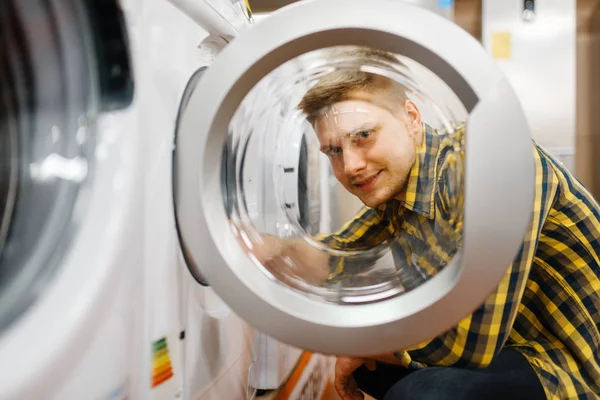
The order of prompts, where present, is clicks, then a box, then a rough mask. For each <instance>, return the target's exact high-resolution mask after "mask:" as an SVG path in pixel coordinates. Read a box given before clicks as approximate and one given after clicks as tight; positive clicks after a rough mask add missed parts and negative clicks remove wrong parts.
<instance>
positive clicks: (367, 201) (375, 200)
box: [358, 196, 387, 208]
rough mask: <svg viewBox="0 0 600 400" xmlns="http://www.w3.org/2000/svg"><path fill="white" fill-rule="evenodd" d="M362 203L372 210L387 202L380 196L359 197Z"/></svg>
mask: <svg viewBox="0 0 600 400" xmlns="http://www.w3.org/2000/svg"><path fill="white" fill-rule="evenodd" d="M358 198H359V199H360V201H362V203H363V204H364V205H365V206H367V207H370V208H376V207H379V206H380V205H382V204H383V203H385V202H386V201H387V200H385V199H383V200H382V199H381V198H379V197H378V196H359V197H358Z"/></svg>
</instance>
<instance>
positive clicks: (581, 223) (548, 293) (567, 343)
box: [322, 127, 600, 400]
mask: <svg viewBox="0 0 600 400" xmlns="http://www.w3.org/2000/svg"><path fill="white" fill-rule="evenodd" d="M462 133H464V128H463V127H461V128H460V129H459V130H458V131H457V132H455V133H454V134H452V135H453V136H452V137H451V136H450V135H448V134H445V133H442V132H438V131H435V130H432V129H430V128H427V129H425V135H424V140H423V145H422V146H421V148H420V149H419V150H418V152H417V156H418V158H417V161H416V162H415V166H414V167H413V168H412V170H411V172H410V176H409V180H408V182H407V188H406V193H405V194H404V197H403V198H402V199H400V200H392V201H390V202H388V203H386V204H384V205H382V206H380V207H378V208H364V209H362V210H361V211H360V212H359V213H358V215H357V216H356V217H355V218H354V219H353V220H352V221H350V222H349V223H347V224H346V225H345V226H344V227H343V228H342V229H341V230H340V231H339V232H337V233H335V234H333V235H329V236H327V237H325V238H323V239H322V241H323V242H324V243H326V244H328V245H329V246H331V247H333V248H337V249H345V250H349V249H368V248H372V247H373V246H375V245H380V244H382V243H384V242H387V243H389V245H390V246H391V248H392V253H393V254H394V261H395V264H396V265H397V267H396V268H397V270H398V273H399V274H401V273H402V271H409V272H410V271H413V272H412V274H411V273H409V274H408V276H406V277H401V278H402V279H401V280H403V281H404V282H408V286H409V288H410V284H411V282H414V284H419V282H420V281H419V277H420V276H424V277H431V276H433V275H435V273H436V272H438V271H439V269H440V268H443V266H444V265H446V264H447V262H448V261H449V260H450V259H451V258H452V256H453V254H454V253H455V251H456V249H457V248H458V247H460V234H461V232H462V210H463V202H462V188H460V186H461V185H462V184H463V182H462V181H461V180H462V175H461V174H460V172H459V173H457V169H456V168H454V166H455V165H457V164H456V161H457V160H454V161H453V158H455V157H457V156H458V161H459V162H460V159H462V153H460V152H456V151H452V150H456V143H457V140H458V142H460V141H462ZM457 135H458V136H457ZM532 152H533V154H534V159H535V176H536V179H535V201H534V210H533V213H532V219H531V222H530V225H529V228H528V232H527V234H526V237H525V240H524V241H523V245H522V247H521V249H520V251H519V253H518V255H517V257H516V258H515V260H514V262H513V263H512V264H511V265H510V266H509V268H508V269H507V271H506V274H505V276H504V278H503V279H502V281H501V282H500V283H499V285H498V287H497V289H496V291H495V292H494V293H492V294H490V295H489V296H488V297H487V299H486V300H485V302H484V304H483V305H481V307H479V308H478V309H477V310H476V311H475V312H473V313H472V314H471V315H469V316H468V317H466V318H464V319H463V320H462V321H461V322H460V323H459V324H458V326H456V327H454V328H453V329H451V330H449V331H448V332H446V333H445V334H444V335H442V336H439V337H436V338H434V339H431V340H428V341H426V342H424V343H421V344H419V345H417V346H414V347H413V348H410V349H406V351H402V352H399V353H397V357H398V358H399V359H400V360H401V361H402V363H403V364H404V365H405V366H407V367H409V368H420V367H425V366H454V367H469V368H481V367H485V366H487V365H488V364H490V362H491V361H492V360H493V358H494V357H495V356H496V355H497V354H498V353H499V352H500V350H501V349H502V348H504V347H512V348H514V349H515V350H517V351H519V352H520V353H521V354H523V355H524V357H525V358H526V359H527V360H528V361H529V363H530V364H531V366H532V367H533V369H534V371H535V372H536V374H537V376H538V377H539V379H540V381H541V383H542V386H543V387H544V390H545V392H546V396H547V398H548V399H560V400H563V399H597V398H599V397H600V395H599V394H600V206H599V205H598V203H597V202H596V201H595V200H594V198H593V197H592V195H591V194H590V193H589V192H588V191H587V190H586V189H585V188H584V187H583V185H582V184H581V183H580V182H579V181H578V180H577V179H575V178H574V177H573V176H572V175H571V174H570V173H569V172H568V171H567V170H566V169H565V168H564V167H563V166H562V165H561V164H560V163H559V162H558V161H557V160H555V159H554V158H553V157H552V156H551V155H549V154H548V153H547V152H546V151H545V150H544V149H542V148H541V147H539V146H538V145H537V144H535V143H532ZM508 195H510V194H509V193H507V196H508ZM399 264H400V265H403V267H399V266H398V265H399ZM363 265H364V264H363ZM410 267H412V268H410ZM353 269H354V271H352V270H353ZM357 269H360V265H351V262H348V260H346V262H345V263H344V260H341V262H340V260H339V259H338V260H337V262H335V263H334V264H333V265H332V274H331V276H330V279H331V281H335V280H336V279H342V278H343V277H344V276H345V275H348V274H352V273H356V272H357V271H356V270H357Z"/></svg>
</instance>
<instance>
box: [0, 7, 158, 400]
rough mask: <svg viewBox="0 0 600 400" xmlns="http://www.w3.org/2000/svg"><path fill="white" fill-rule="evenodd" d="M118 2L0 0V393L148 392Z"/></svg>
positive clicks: (134, 138)
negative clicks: (0, 1)
mask: <svg viewBox="0 0 600 400" xmlns="http://www.w3.org/2000/svg"><path fill="white" fill-rule="evenodd" d="M126 27H127V23H126V21H125V20H124V19H123V15H122V13H121V9H120V6H119V4H118V3H117V2H116V1H110V0H109V1H102V2H95V1H79V0H73V1H49V2H48V1H26V2H25V1H4V2H2V4H1V5H0V41H1V44H0V54H1V56H0V60H1V61H0V62H1V64H2V66H1V67H0V92H1V95H0V101H1V105H0V110H1V111H0V113H1V116H0V143H1V145H0V149H1V150H0V151H1V152H2V156H1V157H0V164H1V174H2V175H1V176H0V182H1V185H0V213H1V214H0V271H1V272H0V375H1V376H2V378H1V379H0V398H2V399H19V400H22V399H40V398H44V399H124V398H147V397H146V396H147V394H148V391H149V390H148V389H149V388H148V385H147V380H146V376H147V374H146V373H145V372H144V370H145V368H146V366H147V363H148V362H149V357H147V356H146V351H145V349H144V348H143V342H144V340H143V338H144V335H145V329H144V320H145V316H144V307H143V298H144V297H143V296H144V292H143V279H144V269H143V253H142V246H143V241H142V239H143V238H142V234H143V226H142V224H143V214H142V212H141V210H142V205H143V182H142V181H141V179H140V177H141V176H142V175H141V167H142V163H141V152H140V150H139V149H140V145H141V141H140V135H139V131H138V129H137V119H136V115H137V114H136V97H137V96H136V94H135V91H134V81H135V80H134V79H133V75H134V73H133V69H134V68H133V66H132V65H131V60H130V45H131V42H130V40H129V35H128V32H127V30H126Z"/></svg>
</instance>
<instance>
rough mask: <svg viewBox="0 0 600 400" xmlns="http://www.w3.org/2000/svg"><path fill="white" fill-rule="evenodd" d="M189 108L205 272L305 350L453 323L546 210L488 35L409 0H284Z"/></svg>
mask: <svg viewBox="0 0 600 400" xmlns="http://www.w3.org/2000/svg"><path fill="white" fill-rule="evenodd" d="M180 118H181V119H180V121H179V129H178V132H177V139H176V147H175V152H174V176H173V182H174V201H175V206H176V213H177V223H178V228H179V230H180V238H181V241H182V245H183V247H184V250H185V252H186V257H187V259H188V260H187V261H188V264H189V265H190V268H191V269H193V271H192V273H193V275H194V276H195V277H197V278H198V280H199V281H203V282H206V283H208V284H210V285H211V286H212V287H213V288H214V290H215V291H216V292H217V293H218V295H219V296H220V297H221V298H222V299H224V301H225V302H226V303H227V304H228V305H229V306H230V307H231V308H232V309H233V310H234V311H235V312H236V313H237V314H238V315H240V316H241V317H242V318H244V319H246V320H247V321H248V322H249V323H251V324H252V325H254V326H255V327H257V328H258V329H260V330H261V331H263V332H265V333H267V334H269V335H271V336H273V337H275V338H276V339H278V340H280V341H282V342H286V343H289V344H292V345H294V346H297V347H300V348H304V349H309V350H313V351H318V352H322V353H333V354H347V355H365V354H377V353H383V352H388V351H394V350H398V349H404V348H407V347H410V346H411V345H414V344H416V343H419V342H421V341H423V340H426V339H428V338H432V337H435V336H436V335H439V334H441V333H443V332H445V331H447V330H449V329H451V328H452V327H453V326H455V325H456V324H457V323H458V322H459V321H460V320H461V319H462V318H464V317H466V316H467V315H468V314H469V313H471V312H472V311H473V310H475V309H476V308H477V307H479V306H480V305H481V304H482V303H483V301H484V300H485V298H486V296H488V295H489V294H490V293H491V292H493V291H494V289H495V288H496V287H497V285H498V283H499V281H500V279H501V278H502V277H503V275H504V274H505V273H506V271H507V268H508V266H509V265H510V263H511V262H512V261H513V259H514V257H515V255H516V254H517V252H518V250H519V248H520V246H521V243H522V240H523V237H524V234H525V230H526V228H527V225H528V222H529V219H530V213H531V205H532V201H533V187H534V171H533V150H532V143H531V139H530V132H529V128H528V126H527V122H526V119H525V116H524V113H523V111H522V109H521V107H520V105H519V102H518V100H517V98H516V96H515V94H514V92H513V90H512V89H511V87H510V86H509V84H508V82H507V81H506V80H505V78H504V77H503V75H502V73H501V72H500V70H499V69H498V68H497V67H496V65H495V64H494V62H493V60H492V59H491V58H490V57H489V56H488V55H487V54H486V52H485V50H484V49H483V47H482V46H481V45H480V44H479V43H478V42H477V41H476V40H475V39H474V38H472V37H471V36H470V35H469V34H468V33H466V32H464V31H463V30H462V29H461V28H459V27H458V26H456V25H455V24H453V23H452V22H450V21H448V20H447V19H445V18H442V17H440V16H438V15H436V14H434V13H432V12H430V11H427V10H424V9H422V8H419V7H417V6H414V5H411V4H407V3H405V2H401V1H398V2H391V1H386V0H373V1H370V2H363V1H360V0H327V1H323V0H321V1H319V0H316V1H303V2H299V3H296V4H293V5H291V6H287V7H285V8H283V9H280V10H278V11H277V12H275V13H273V14H272V15H270V16H269V18H267V19H265V20H264V21H262V22H260V23H258V24H257V25H256V26H255V27H253V28H252V29H250V30H248V31H247V32H245V33H244V34H243V35H241V36H240V37H238V38H236V39H235V40H234V41H232V42H231V43H230V44H229V45H228V46H227V47H226V48H225V49H224V50H223V51H222V52H221V53H220V54H219V55H218V57H217V58H216V59H215V61H214V63H213V64H212V65H211V66H210V67H209V68H208V69H207V70H205V71H204V73H203V76H202V77H201V79H199V80H198V82H197V86H196V88H195V90H193V92H192V93H191V96H190V97H189V101H188V102H187V106H186V107H185V109H184V110H182V112H181V114H180ZM507 157H510V160H511V162H510V163H507V162H506V159H507ZM507 192H510V193H511V196H510V198H507V196H506V195H505V194H506V193H507Z"/></svg>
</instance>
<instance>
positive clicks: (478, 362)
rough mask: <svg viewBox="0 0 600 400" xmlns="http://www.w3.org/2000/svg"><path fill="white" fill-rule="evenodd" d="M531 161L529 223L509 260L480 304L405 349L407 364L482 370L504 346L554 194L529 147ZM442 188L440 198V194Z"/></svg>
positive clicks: (546, 168)
mask: <svg viewBox="0 0 600 400" xmlns="http://www.w3.org/2000/svg"><path fill="white" fill-rule="evenodd" d="M534 158H535V171H536V178H535V200H534V209H533V213H532V220H531V222H530V225H529V228H528V233H527V234H526V239H525V241H524V242H523V245H522V247H521V249H520V251H519V253H518V254H517V257H516V258H515V261H514V262H513V263H512V264H511V265H510V266H509V268H508V270H507V271H506V274H505V275H504V277H503V278H502V280H501V281H500V284H499V285H498V287H497V289H496V290H495V291H494V292H493V293H492V294H490V295H489V296H488V297H487V298H486V300H485V302H484V303H483V305H481V306H480V307H479V308H478V309H477V310H475V311H474V312H473V313H472V314H471V315H469V316H468V317H466V318H464V319H463V320H462V321H460V323H459V324H458V326H456V327H454V328H453V329H451V330H450V331H448V332H446V333H445V334H443V335H441V336H438V337H436V338H434V339H432V340H428V341H426V342H424V343H421V344H419V345H417V346H414V347H412V348H409V349H407V352H408V353H409V355H410V357H411V359H412V360H413V361H416V362H419V363H423V364H425V365H430V366H431V365H435V366H457V367H471V368H477V367H485V366H487V365H489V364H490V362H491V361H492V360H493V359H494V357H495V356H496V355H497V354H498V353H499V352H500V350H501V349H502V347H503V346H504V343H505V342H506V340H507V339H508V335H509V333H510V331H511V329H512V326H513V323H514V320H515V317H516V315H517V311H518V307H519V304H520V303H521V298H522V296H523V292H524V290H525V285H526V282H527V278H528V276H529V272H530V270H531V266H532V264H533V260H534V257H535V253H536V249H537V245H538V241H539V235H540V232H541V229H542V227H543V225H544V220H545V218H546V216H547V215H548V212H549V211H550V209H551V207H552V201H553V199H554V197H555V194H556V192H557V185H558V180H557V177H556V175H555V174H554V172H553V170H552V168H551V166H550V165H549V164H548V162H547V160H546V159H542V158H540V155H539V153H538V151H537V148H535V147H534ZM442 183H443V182H442ZM442 189H443V190H441V191H440V193H444V190H445V189H444V188H442ZM446 194H447V192H446ZM445 202H446V201H445V199H441V200H440V204H441V206H442V207H445V206H447V204H444V203H445ZM399 354H402V353H399Z"/></svg>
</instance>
